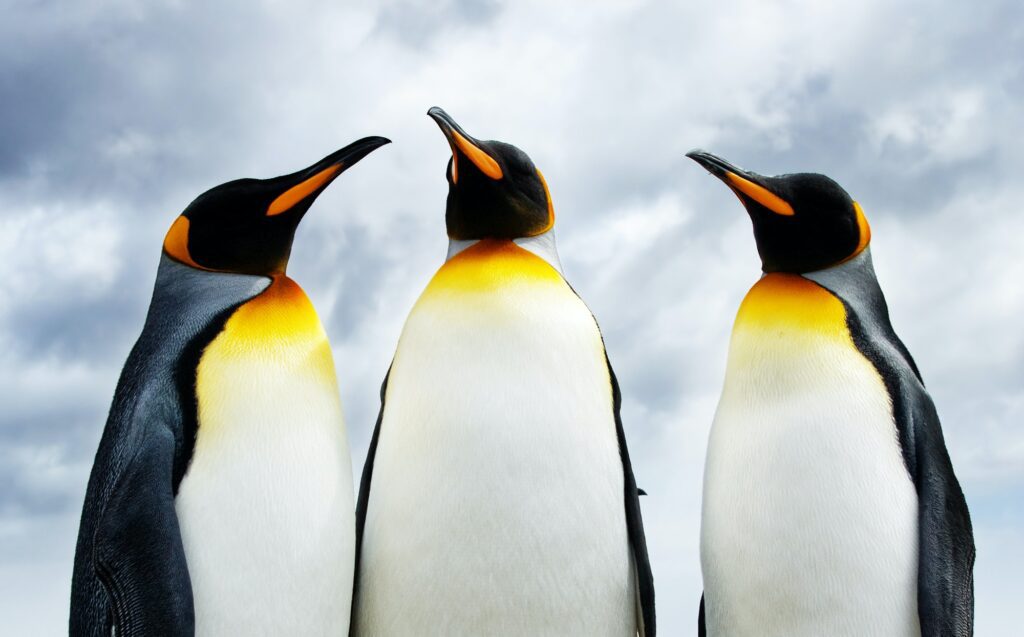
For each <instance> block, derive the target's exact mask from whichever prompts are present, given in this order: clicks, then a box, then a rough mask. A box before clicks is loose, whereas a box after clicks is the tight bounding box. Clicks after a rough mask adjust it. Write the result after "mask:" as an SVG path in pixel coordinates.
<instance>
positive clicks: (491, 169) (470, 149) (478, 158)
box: [451, 129, 505, 181]
mask: <svg viewBox="0 0 1024 637" xmlns="http://www.w3.org/2000/svg"><path fill="white" fill-rule="evenodd" d="M451 133H452V139H453V140H454V141H455V145H456V146H458V147H459V150H461V151H462V154H463V155H465V156H466V157H468V158H469V161H471V162H473V164H474V165H475V166H476V167H477V168H479V169H480V172H482V173H483V174H485V175H487V176H488V177H490V178H491V179H501V178H502V177H504V176H505V175H504V173H502V172H501V166H499V165H498V162H496V161H494V158H493V157H491V156H490V155H488V154H487V153H485V152H484V151H482V150H480V149H479V148H477V147H476V146H474V145H473V144H472V143H471V142H470V141H469V140H468V139H466V138H465V137H463V136H462V135H460V134H459V131H457V130H454V129H453V130H452V131H451ZM453 154H454V153H453ZM456 161H458V160H456ZM456 179H457V177H456V173H455V166H454V164H453V165H452V180H453V181H455V180H456Z"/></svg>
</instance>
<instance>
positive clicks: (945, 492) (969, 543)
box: [805, 250, 974, 637]
mask: <svg viewBox="0 0 1024 637" xmlns="http://www.w3.org/2000/svg"><path fill="white" fill-rule="evenodd" d="M805 276H806V277H807V278H809V279H811V280H812V281H816V282H817V283H818V284H819V285H821V286H823V287H824V288H825V289H827V290H829V291H830V292H832V293H833V294H834V295H835V296H836V298H838V299H839V300H840V301H842V303H843V307H844V308H845V309H846V324H847V328H848V329H849V331H850V336H851V337H852V339H853V342H854V345H855V346H856V347H857V349H858V350H859V351H860V353H861V354H863V355H864V357H865V358H867V359H868V361H870V362H871V364H872V365H873V366H874V368H875V369H876V370H877V371H878V374H879V376H881V378H882V382H883V383H884V385H885V389H886V392H887V393H888V394H889V398H890V400H891V401H892V414H893V419H894V420H895V421H896V430H897V436H898V438H899V443H900V448H901V450H902V452H903V461H904V464H905V465H906V467H907V472H908V473H909V474H910V478H911V480H913V482H914V488H915V489H916V490H917V501H918V579H917V605H918V617H919V618H920V622H921V634H922V635H944V636H946V635H949V636H952V637H962V636H964V635H971V634H972V633H973V624H974V575H973V571H974V533H973V531H972V528H971V516H970V513H969V511H968V510H967V502H966V501H965V500H964V494H963V491H962V490H961V489H960V483H959V482H958V481H957V479H956V474H954V473H953V465H952V463H951V462H950V460H949V452H948V451H947V449H946V442H945V440H944V438H943V436H942V425H941V424H940V423H939V415H938V413H937V412H936V410H935V404H934V403H933V402H932V399H931V396H929V395H928V391H927V390H926V389H925V386H924V381H923V380H922V379H921V374H920V372H919V371H918V368H917V364H916V363H915V362H914V359H913V357H912V356H911V355H910V352H909V351H908V350H907V348H906V346H905V345H904V344H903V342H902V341H901V340H900V338H899V336H897V335H896V332H895V330H893V327H892V322H891V321H890V320H889V308H888V306H887V305H886V302H885V296H884V295H883V294H882V289H881V287H879V285H878V280H877V278H876V277H875V271H874V266H873V265H872V263H871V255H870V250H864V251H863V252H861V254H860V255H859V256H857V257H856V258H854V259H851V260H850V261H847V262H846V263H844V264H841V265H839V266H837V267H834V268H829V269H827V270H821V271H819V272H815V273H811V274H808V275H805Z"/></svg>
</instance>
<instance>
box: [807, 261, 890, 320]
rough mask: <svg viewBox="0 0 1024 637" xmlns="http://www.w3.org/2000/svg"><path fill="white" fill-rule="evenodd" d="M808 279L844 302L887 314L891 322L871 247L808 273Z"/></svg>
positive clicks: (886, 316)
mask: <svg viewBox="0 0 1024 637" xmlns="http://www.w3.org/2000/svg"><path fill="white" fill-rule="evenodd" d="M803 276H804V278H805V279H809V280H811V281H814V282H815V283H817V284H818V285H820V286H822V287H823V288H825V289H826V290H829V291H830V292H832V293H833V294H835V295H836V296H838V297H839V298H841V299H843V300H844V301H845V302H847V303H849V304H852V305H854V306H856V307H861V308H871V309H872V311H873V312H874V313H879V314H882V315H884V316H885V320H886V322H888V314H889V311H888V307H887V306H886V303H885V295H883V294H882V288H881V287H880V286H879V285H878V278H877V277H876V276H875V267H874V265H873V264H872V262H871V246H868V247H866V248H864V249H863V250H861V252H860V253H859V254H858V255H857V256H855V257H853V258H852V259H849V260H847V261H843V262H842V263H839V264H837V265H834V266H832V267H830V268H824V269H822V270H816V271H814V272H807V273H806V274H804V275H803Z"/></svg>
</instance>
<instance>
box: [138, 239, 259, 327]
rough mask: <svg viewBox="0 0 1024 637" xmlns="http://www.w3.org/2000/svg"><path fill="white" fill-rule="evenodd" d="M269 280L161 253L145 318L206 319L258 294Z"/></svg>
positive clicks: (162, 322) (168, 320)
mask: <svg viewBox="0 0 1024 637" xmlns="http://www.w3.org/2000/svg"><path fill="white" fill-rule="evenodd" d="M270 283H271V279H270V277H266V276H259V275H252V274H233V273H230V272H210V271H207V270H197V269H196V268H193V267H189V266H187V265H185V264H183V263H180V262H178V261H175V260H174V259H172V258H170V257H169V256H167V255H166V254H162V255H161V256H160V266H159V267H158V269H157V273H156V285H155V286H154V288H153V299H152V301H151V302H150V306H149V315H148V316H147V317H146V322H147V323H153V322H158V323H160V324H164V325H167V324H169V323H170V322H173V321H176V320H183V321H185V320H187V321H189V322H194V321H196V320H198V321H200V322H202V321H203V320H209V319H210V318H212V317H213V316H214V315H216V314H218V313H220V312H221V311H223V310H226V309H228V308H230V307H233V306H236V305H239V304H240V303H244V302H245V301H248V300H249V299H251V298H253V297H255V296H256V295H258V294H260V293H261V292H263V291H264V290H265V289H267V287H269V286H270Z"/></svg>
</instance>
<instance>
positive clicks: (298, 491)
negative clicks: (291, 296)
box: [175, 317, 355, 636]
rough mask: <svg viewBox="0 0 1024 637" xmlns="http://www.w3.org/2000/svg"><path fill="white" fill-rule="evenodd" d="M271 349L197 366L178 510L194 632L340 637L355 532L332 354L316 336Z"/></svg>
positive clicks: (228, 353) (209, 355)
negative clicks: (196, 420) (195, 409)
mask: <svg viewBox="0 0 1024 637" xmlns="http://www.w3.org/2000/svg"><path fill="white" fill-rule="evenodd" d="M275 318H276V317H275ZM268 320H269V318H268ZM267 324H268V325H269V326H270V327H271V328H272V327H273V326H274V324H275V323H273V322H268V323H267ZM316 327H317V328H319V323H318V322H316ZM222 337H225V335H223V334H222ZM267 343H268V345H267V346H266V347H265V348H261V347H248V345H250V344H246V345H247V347H239V346H235V345H234V344H232V343H228V344H227V345H228V347H226V348H222V349H217V347H216V346H217V345H218V342H217V341H215V342H214V344H213V345H211V346H210V347H209V348H207V351H206V353H205V354H204V358H203V362H202V363H201V366H200V370H201V371H200V378H199V385H200V390H202V389H203V387H207V388H208V390H207V391H205V392H202V391H201V393H200V404H199V416H200V425H199V431H198V437H197V440H196V445H195V452H194V454H193V457H192V462H191V464H190V466H189V469H188V473H187V474H186V476H185V478H184V479H183V480H182V483H181V487H180V490H179V492H178V496H177V499H176V501H175V507H176V509H177V513H178V519H179V522H180V525H181V535H182V540H183V541H184V546H185V554H186V558H187V561H188V568H189V575H190V577H191V580H192V591H193V595H194V598H195V611H196V634H197V635H333V636H339V635H345V634H347V631H348V623H349V616H350V604H351V593H352V565H353V557H354V535H355V525H354V514H353V496H352V473H351V459H350V457H349V450H348V443H347V440H346V435H345V426H344V422H343V420H342V414H341V406H340V402H339V398H338V392H337V387H336V384H335V380H334V379H335V376H334V371H333V363H332V362H331V360H330V350H329V348H328V347H327V344H326V340H325V339H324V338H323V335H322V331H321V332H320V333H319V336H318V335H317V334H316V333H315V332H314V333H313V334H312V335H310V338H309V339H306V338H295V339H289V338H281V339H276V338H269V339H267Z"/></svg>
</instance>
